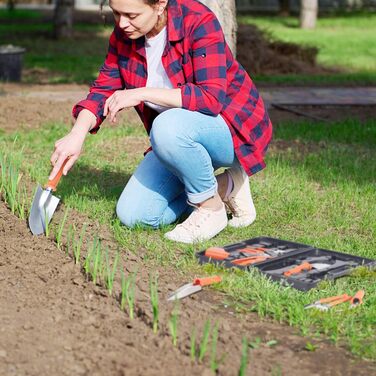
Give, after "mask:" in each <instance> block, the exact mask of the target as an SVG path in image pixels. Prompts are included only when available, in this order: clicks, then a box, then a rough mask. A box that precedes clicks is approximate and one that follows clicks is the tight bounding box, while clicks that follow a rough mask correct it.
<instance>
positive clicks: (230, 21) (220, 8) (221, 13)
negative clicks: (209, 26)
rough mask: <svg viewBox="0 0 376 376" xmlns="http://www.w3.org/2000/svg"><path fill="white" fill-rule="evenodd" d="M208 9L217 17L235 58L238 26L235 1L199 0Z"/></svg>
mask: <svg viewBox="0 0 376 376" xmlns="http://www.w3.org/2000/svg"><path fill="white" fill-rule="evenodd" d="M200 1H201V2H202V3H203V4H205V5H206V6H207V7H208V8H210V9H211V10H212V11H213V12H214V13H215V15H216V16H217V18H218V20H219V22H220V24H221V26H222V29H223V32H224V34H225V38H226V42H227V44H228V45H229V47H230V50H231V51H232V53H233V54H234V56H236V32H237V29H238V24H237V22H236V7H235V0H200Z"/></svg>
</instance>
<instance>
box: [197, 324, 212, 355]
mask: <svg viewBox="0 0 376 376" xmlns="http://www.w3.org/2000/svg"><path fill="white" fill-rule="evenodd" d="M209 336H210V320H206V322H205V325H204V332H203V334H202V339H201V343H200V351H199V355H198V360H199V362H202V360H203V359H204V356H205V354H206V351H207V347H208V342H209Z"/></svg>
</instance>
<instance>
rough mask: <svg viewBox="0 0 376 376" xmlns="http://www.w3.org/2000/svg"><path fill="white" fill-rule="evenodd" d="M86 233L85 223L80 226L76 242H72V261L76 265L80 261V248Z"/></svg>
mask: <svg viewBox="0 0 376 376" xmlns="http://www.w3.org/2000/svg"><path fill="white" fill-rule="evenodd" d="M85 233H86V223H85V224H84V225H83V226H82V229H81V232H80V238H79V239H78V242H77V243H76V242H75V243H74V245H73V257H74V262H75V264H76V265H78V264H79V263H80V257H81V248H82V243H83V240H84V237H85Z"/></svg>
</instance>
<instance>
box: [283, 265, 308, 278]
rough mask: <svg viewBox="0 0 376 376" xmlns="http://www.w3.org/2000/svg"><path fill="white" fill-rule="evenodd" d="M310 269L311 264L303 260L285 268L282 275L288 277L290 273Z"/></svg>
mask: <svg viewBox="0 0 376 376" xmlns="http://www.w3.org/2000/svg"><path fill="white" fill-rule="evenodd" d="M311 269H312V265H311V264H310V263H309V262H303V263H302V264H300V265H298V266H295V267H294V268H292V269H289V270H287V271H286V272H284V273H283V275H284V276H286V277H290V276H291V275H294V274H299V273H301V272H304V271H308V270H311Z"/></svg>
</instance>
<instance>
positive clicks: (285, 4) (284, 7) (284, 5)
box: [278, 0, 290, 17]
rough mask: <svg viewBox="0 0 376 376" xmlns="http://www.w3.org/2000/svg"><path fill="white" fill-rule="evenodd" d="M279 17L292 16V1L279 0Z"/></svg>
mask: <svg viewBox="0 0 376 376" xmlns="http://www.w3.org/2000/svg"><path fill="white" fill-rule="evenodd" d="M278 14H279V16H282V17H287V16H289V15H290V0H279V13H278Z"/></svg>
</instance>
